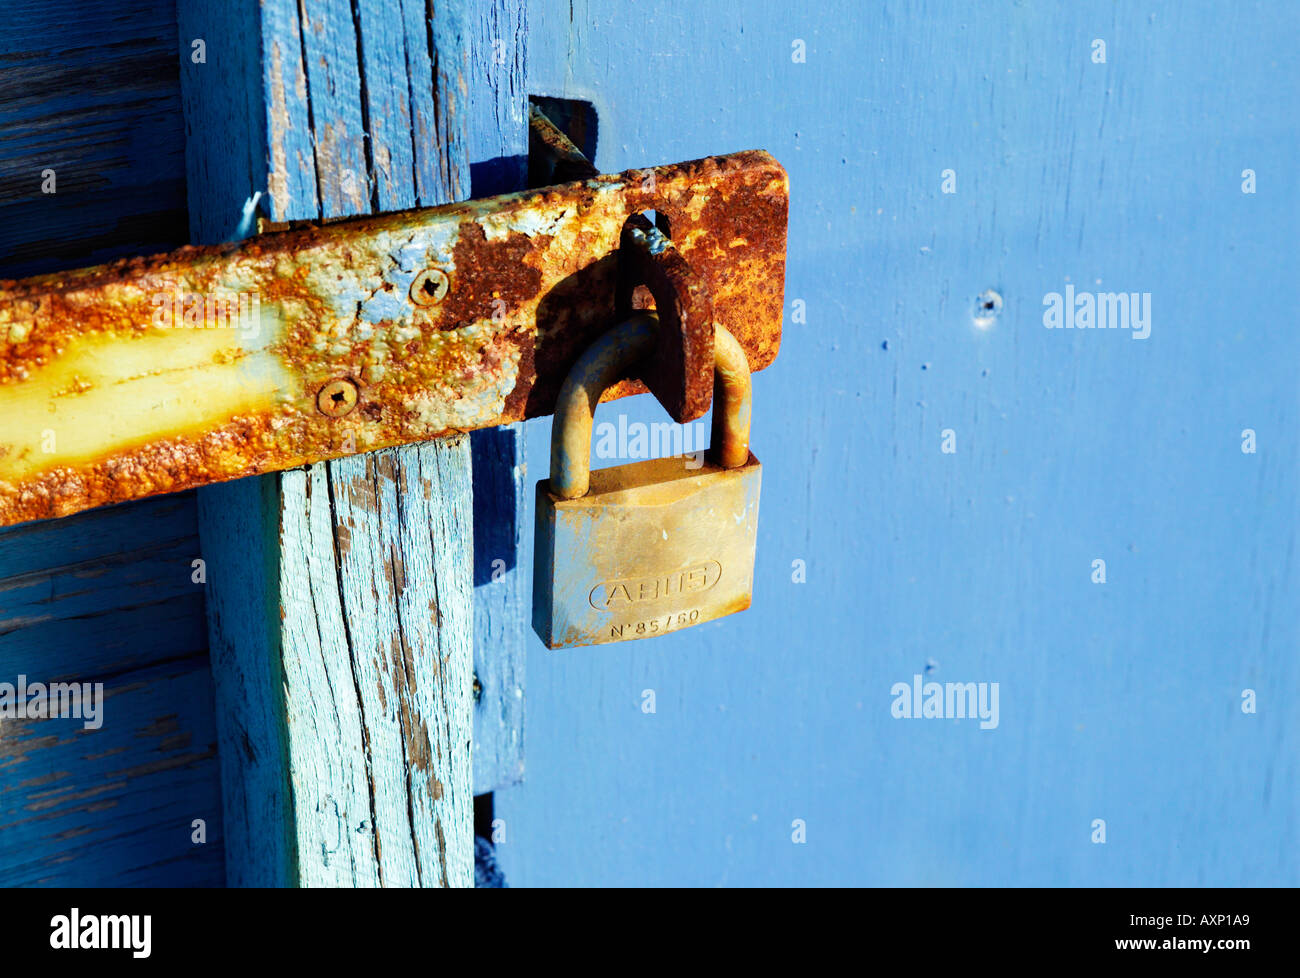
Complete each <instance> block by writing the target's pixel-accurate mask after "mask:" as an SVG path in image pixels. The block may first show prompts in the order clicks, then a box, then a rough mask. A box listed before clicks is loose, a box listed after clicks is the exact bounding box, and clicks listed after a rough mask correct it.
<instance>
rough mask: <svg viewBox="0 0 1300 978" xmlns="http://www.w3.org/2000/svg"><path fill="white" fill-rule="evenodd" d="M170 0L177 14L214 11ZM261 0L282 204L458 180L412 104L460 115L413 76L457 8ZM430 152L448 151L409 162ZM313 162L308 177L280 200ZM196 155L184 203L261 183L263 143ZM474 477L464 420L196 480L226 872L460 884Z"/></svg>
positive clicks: (393, 203) (272, 879) (427, 74)
mask: <svg viewBox="0 0 1300 978" xmlns="http://www.w3.org/2000/svg"><path fill="white" fill-rule="evenodd" d="M182 8H183V9H184V10H185V13H184V14H183V15H182V23H183V24H195V25H198V24H206V23H209V22H213V21H219V20H221V19H222V18H223V17H224V16H225V14H224V12H223V11H221V10H214V9H212V8H210V7H209V6H208V5H204V4H198V3H183V4H182ZM263 12H264V17H263V19H262V21H261V23H262V32H261V35H260V36H261V45H262V51H263V56H262V63H263V65H264V67H265V66H267V65H271V68H270V69H268V70H267V71H266V74H265V89H262V88H261V86H257V95H256V100H257V101H259V102H264V103H265V109H264V111H263V112H262V113H261V116H262V117H263V118H264V119H265V131H266V138H267V142H268V152H267V157H268V161H269V164H270V166H269V168H268V172H269V177H268V182H267V186H268V189H269V190H270V193H271V197H272V200H271V201H270V210H271V212H272V213H273V214H275V215H276V216H278V217H283V218H289V219H293V218H305V217H335V216H339V215H342V214H355V213H364V212H367V211H369V210H370V209H371V208H372V206H375V207H383V208H394V207H410V206H413V205H415V204H416V203H417V202H418V194H419V192H420V191H421V186H422V185H421V183H420V180H423V188H424V189H425V190H427V191H428V192H430V193H434V194H436V193H440V192H442V190H443V188H454V187H461V186H464V185H465V183H467V181H465V180H464V179H462V178H460V177H459V176H456V177H454V178H452V177H450V176H449V175H451V174H458V173H460V172H461V171H464V170H465V169H466V167H465V164H464V161H463V157H458V156H456V155H452V152H453V150H454V149H456V147H461V148H463V139H458V140H455V141H452V142H451V143H450V144H449V145H442V146H438V147H436V148H433V149H431V148H430V147H428V146H425V147H422V152H421V154H419V155H418V156H417V153H416V152H415V147H414V144H413V142H412V140H413V136H412V120H413V119H414V118H417V117H418V118H420V119H421V120H422V123H421V124H429V123H431V124H432V126H433V128H434V131H435V132H439V131H450V130H451V129H452V128H453V127H455V126H463V122H462V121H460V120H459V119H458V118H457V117H456V116H455V115H453V114H451V113H452V109H453V108H454V107H455V101H454V99H451V98H448V97H446V95H447V93H442V92H440V93H437V94H438V96H441V97H435V94H434V93H429V92H421V93H419V95H418V96H413V94H412V93H413V89H412V85H413V84H414V85H415V86H416V87H418V86H419V85H420V84H421V81H420V79H424V80H425V82H427V80H428V79H438V78H441V77H442V76H441V75H440V74H439V73H438V72H435V70H434V66H435V64H436V65H438V66H439V67H440V68H443V67H445V68H448V69H450V68H451V67H454V66H455V65H456V64H457V62H458V59H459V58H461V57H462V51H463V44H461V40H460V36H459V32H458V31H457V30H454V29H452V28H454V25H455V24H456V23H457V21H456V20H455V19H454V18H453V17H452V16H451V12H450V11H448V10H446V9H442V8H440V10H439V24H438V26H439V28H440V30H439V31H434V30H432V29H431V28H430V26H429V25H428V24H427V23H425V22H423V21H422V20H421V19H420V18H419V17H417V16H414V14H413V13H412V11H409V10H402V11H400V12H401V13H403V14H404V16H399V17H397V18H396V20H394V18H393V17H392V13H393V11H392V9H391V8H384V7H382V6H381V5H377V4H372V3H368V2H367V3H362V4H360V5H359V6H358V7H357V8H356V10H355V17H354V11H353V8H352V7H351V6H350V5H349V4H348V3H347V2H337V3H335V2H328V3H321V4H316V5H312V6H311V7H310V8H307V7H301V8H299V7H296V6H295V5H294V4H292V3H288V2H281V0H273V2H269V3H266V4H263ZM386 13H387V16H386V15H385V14H386ZM299 18H301V21H299ZM395 28H396V29H395ZM440 38H441V39H442V40H441V42H440V41H439V39H440ZM453 42H454V43H453ZM439 43H444V44H447V45H449V46H448V47H446V48H445V49H444V48H441V47H435V48H434V49H432V50H431V49H430V45H431V44H434V45H437V44H439ZM299 45H300V55H299V54H295V47H296V46H299ZM421 52H423V53H422V54H421ZM296 57H300V58H301V64H302V69H303V70H302V73H301V75H299V74H298V73H297V69H296V68H295V67H294V64H295V58H296ZM411 64H415V65H416V68H415V72H414V75H409V74H408V66H409V65H411ZM412 78H413V79H414V81H412ZM287 80H292V82H293V84H292V86H289V85H287V84H284V82H286V81H287ZM246 83H247V79H246V78H245V77H243V76H240V77H238V78H234V79H229V80H225V79H223V88H226V89H228V88H230V87H231V86H233V85H238V84H246ZM210 84H212V79H211V78H208V77H206V76H205V74H204V73H203V72H199V71H195V70H193V69H189V68H187V69H186V71H185V73H184V75H183V86H184V87H185V89H186V90H187V91H188V92H191V93H192V95H193V97H192V98H187V103H186V104H187V111H188V112H189V123H190V128H191V130H198V129H202V128H203V127H205V126H206V125H208V117H209V115H210V114H211V113H212V112H214V111H220V108H219V104H218V103H220V101H221V98H218V97H214V96H212V95H210V94H208V93H206V92H205V91H204V86H206V85H210ZM430 112H432V113H433V118H432V119H430V117H429V113H430ZM417 113H422V115H418V116H417ZM308 122H309V123H310V125H307V123H308ZM255 125H256V123H255ZM434 149H436V152H437V153H438V154H439V156H440V157H441V159H442V162H441V165H440V168H439V169H438V170H437V171H429V169H428V167H427V165H426V166H425V169H424V171H423V175H422V176H420V174H418V173H417V160H419V161H424V164H427V163H428V160H429V159H430V156H429V154H430V153H431V152H433V151H434ZM456 151H457V152H459V151H460V150H456ZM245 158H246V154H245V153H243V152H242V151H241V152H240V153H239V154H237V156H236V161H235V163H234V164H233V165H235V166H236V167H239V166H242V161H243V160H244V159H245ZM309 168H310V169H312V170H313V171H314V173H315V197H314V198H311V197H308V196H307V195H306V194H305V193H304V194H302V195H300V196H294V197H291V198H290V199H288V200H280V199H277V197H278V195H279V194H280V191H281V189H282V188H284V187H290V186H292V185H294V183H295V181H296V182H297V185H298V186H299V187H301V188H305V186H306V181H305V180H300V179H298V175H301V174H302V173H303V172H305V171H306V170H307V169H309ZM280 174H285V176H284V177H283V179H281V177H280ZM191 176H192V178H193V180H192V183H191V189H192V190H193V191H195V192H196V194H197V203H196V206H197V207H198V209H200V210H202V211H205V212H208V211H211V212H213V213H216V214H218V215H222V214H228V213H230V212H231V211H232V210H233V209H234V208H235V207H236V206H237V205H239V193H238V187H239V186H240V183H241V181H243V182H245V183H251V184H252V185H253V186H258V185H259V173H258V170H257V168H256V160H254V165H253V166H252V167H244V168H243V170H242V171H241V172H239V173H238V174H237V176H236V179H234V180H224V181H216V182H213V184H212V186H211V190H212V194H211V196H207V185H206V182H205V180H204V177H203V175H202V174H197V175H196V174H194V172H193V171H191ZM232 187H233V188H235V189H234V190H232V189H231V188H232ZM430 202H433V201H430ZM470 476H471V472H470V452H469V443H468V439H464V438H451V439H446V440H443V441H440V442H436V443H432V444H429V445H422V446H419V447H416V448H411V449H405V450H401V451H391V452H382V453H378V454H375V455H370V456H360V457H354V458H349V459H345V460H343V461H339V462H335V463H328V464H325V465H319V466H314V467H312V468H311V469H309V470H307V471H300V472H292V473H286V474H281V475H277V476H273V477H269V478H267V479H264V480H260V481H259V482H254V481H252V480H249V481H247V482H245V483H243V484H240V483H236V484H234V485H232V486H223V487H218V488H216V489H214V490H213V491H211V492H207V491H205V492H203V493H200V500H201V502H200V523H201V527H202V536H203V540H204V548H205V555H210V556H211V557H212V559H213V562H214V564H213V566H214V568H215V571H214V574H213V576H212V577H211V578H210V584H209V590H208V596H209V600H208V612H209V620H210V629H211V634H212V646H213V650H214V651H213V665H214V674H215V679H216V696H217V708H218V730H219V734H220V738H221V743H222V752H221V754H222V769H223V781H224V783H225V785H226V832H227V840H228V845H227V854H228V859H227V865H228V871H229V878H230V881H231V883H232V884H234V885H268V884H269V885H285V884H291V885H292V884H301V885H312V886H317V885H336V886H337V885H344V886H375V885H382V886H426V885H430V886H432V885H460V886H463V885H470V884H471V883H472V866H473V846H472V795H471V781H470V754H469V746H470V743H469V742H470V728H471V724H472V717H473V710H472V702H471V685H472V682H471V676H472V672H471V670H472V652H471V639H472V626H473V622H472V605H471V601H472V598H471V590H470V589H471V581H472V577H471V567H472V559H471V557H472V555H471V551H470V547H471V545H472V543H471V533H472V530H471V527H472V512H471V509H470V495H469V494H470Z"/></svg>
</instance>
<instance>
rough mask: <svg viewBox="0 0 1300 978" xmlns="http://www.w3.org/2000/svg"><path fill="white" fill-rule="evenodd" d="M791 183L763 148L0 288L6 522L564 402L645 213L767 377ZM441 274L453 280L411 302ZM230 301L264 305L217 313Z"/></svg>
mask: <svg viewBox="0 0 1300 978" xmlns="http://www.w3.org/2000/svg"><path fill="white" fill-rule="evenodd" d="M272 163H273V170H278V169H279V168H280V163H279V161H272ZM650 172H652V173H653V174H654V180H653V181H648V180H645V179H643V178H644V177H645V175H646V174H647V173H650ZM651 187H653V190H651V189H650V188H651ZM787 199H788V187H787V180H786V176H785V173H784V171H783V170H782V169H781V167H780V165H779V164H778V163H777V162H776V161H775V160H773V159H772V158H771V157H770V156H769V155H768V154H766V153H763V152H759V151H751V152H746V153H737V154H734V155H731V156H725V157H712V158H708V159H704V160H696V161H693V162H689V163H681V164H676V165H673V166H664V167H657V168H655V169H653V171H646V170H636V171H629V172H628V173H626V174H621V175H606V176H599V177H594V178H591V179H587V180H582V181H577V182H574V183H570V184H565V185H562V186H555V187H548V188H545V189H542V190H536V191H527V192H523V193H518V194H509V195H504V196H501V197H496V198H490V199H487V200H479V201H469V202H463V203H457V204H451V205H447V206H443V207H437V208H432V209H426V210H415V211H407V212H402V213H398V214H389V215H383V216H380V217H369V218H361V219H357V220H348V221H338V222H333V223H323V224H319V225H310V226H307V227H299V228H295V229H291V230H287V231H282V232H276V233H271V234H266V235H263V236H262V237H259V238H255V239H251V240H249V241H247V242H244V243H241V244H239V245H235V246H219V247H189V248H182V249H180V250H178V251H175V252H172V253H170V254H166V255H161V256H156V257H151V258H135V259H129V260H124V261H119V262H114V263H112V264H108V265H101V266H97V267H95V268H88V269H82V270H78V271H70V272H59V273H55V274H51V275H44V276H38V277H35V278H30V279H25V280H23V281H20V282H13V281H0V416H2V417H4V418H5V419H6V420H5V424H4V425H0V526H3V525H9V524H13V523H18V522H23V521H26V520H32V519H45V518H50V517H58V516H65V515H69V514H71V513H75V512H78V511H80V510H84V509H88V508H90V507H93V506H100V505H104V504H107V503H115V502H121V501H124V500H129V499H137V498H141V497H144V496H150V495H154V494H157V493H164V492H175V491H179V490H183V489H188V488H192V487H195V486H200V485H206V484H209V483H212V482H219V481H224V480H228V479H235V478H241V477H244V476H248V475H254V474H258V473H262V472H269V471H276V470H283V469H287V468H293V467H295V466H299V465H303V464H307V463H311V462H316V461H321V460H323V459H328V458H337V457H341V456H343V455H348V454H355V453H358V452H368V451H373V450H376V449H380V448H385V447H391V446H396V445H402V444H408V443H411V442H417V441H426V440H429V439H432V438H437V437H441V436H446V435H450V434H454V433H457V432H463V431H469V430H472V429H475V428H482V427H490V426H495V425H501V424H508V423H511V422H513V421H518V420H521V419H523V418H525V417H536V416H539V415H544V414H549V413H551V411H552V410H553V408H554V404H555V399H556V395H557V394H558V391H559V388H560V385H561V384H562V382H563V379H564V376H565V375H566V374H567V372H568V369H569V367H570V366H571V365H572V363H573V362H574V360H575V359H576V358H577V356H578V354H579V352H580V351H581V350H582V349H584V348H585V347H586V346H587V345H588V344H589V343H590V342H591V341H592V339H593V338H594V337H595V336H597V335H598V334H600V333H602V332H604V331H605V330H606V329H608V328H609V327H610V326H611V325H612V324H613V322H614V316H615V313H616V308H615V293H616V284H617V271H618V269H617V266H618V261H617V255H618V247H619V242H620V235H621V233H622V231H623V229H624V226H625V225H626V223H627V220H628V218H629V217H631V216H632V215H634V214H637V213H640V212H642V211H645V210H656V211H658V212H660V213H662V214H664V215H666V216H667V218H668V220H669V222H670V227H671V236H672V243H673V246H674V249H675V251H676V253H677V254H678V255H680V257H681V258H682V259H683V260H684V262H686V263H687V264H688V265H689V268H690V269H691V271H692V272H693V274H694V276H695V277H697V278H698V281H699V283H700V285H701V287H702V288H705V289H707V294H708V296H709V297H710V298H711V300H712V305H713V315H714V316H715V317H716V320H717V321H718V322H720V323H722V324H724V325H725V326H726V327H727V328H728V329H729V330H730V331H731V332H732V333H733V334H734V335H735V336H736V338H737V340H738V341H739V342H740V344H741V346H742V348H743V349H744V351H745V354H746V357H747V359H748V361H749V365H750V368H751V369H752V370H760V369H763V368H764V367H766V366H767V365H768V364H769V363H771V361H772V359H773V358H774V357H775V356H776V353H777V348H778V346H779V342H780V332H781V316H782V299H783V282H784V262H785V234H786V214H787ZM433 268H436V269H440V270H442V271H444V272H445V274H446V276H447V279H448V285H447V289H446V293H445V295H444V296H442V297H441V298H440V300H439V301H437V302H435V303H433V304H429V305H416V304H414V303H413V302H412V301H411V298H410V288H411V285H412V284H413V283H414V281H415V279H416V277H417V276H418V275H419V274H421V273H423V272H426V271H427V270H429V269H433ZM232 296H234V297H245V300H246V301H245V303H244V305H243V306H240V307H239V308H240V309H241V310H242V312H241V315H244V313H248V316H246V317H245V318H244V319H241V320H240V323H241V324H242V325H240V326H239V327H238V328H236V327H231V326H227V327H226V328H222V323H223V322H226V321H225V320H223V319H222V315H223V314H222V312H221V310H222V309H223V308H227V307H228V305H229V303H230V302H231V301H232V300H231V297H232ZM160 297H162V299H161V305H162V307H163V308H166V309H171V310H173V311H175V312H176V316H177V317H180V318H178V319H176V321H175V322H174V323H172V324H165V323H163V322H161V321H160V319H159V313H160ZM166 297H171V298H170V299H168V298H166ZM192 297H198V301H197V304H196V308H197V311H195V312H194V313H193V315H191V303H190V299H191V298H192ZM254 298H255V299H256V304H255V305H253V304H252V300H253V299H254ZM250 306H251V311H250ZM213 308H215V309H216V313H215V314H213V313H212V312H211V310H212V309H213ZM164 318H165V317H164ZM181 319H184V320H185V322H184V323H183V324H182V323H181ZM228 322H233V320H228ZM214 323H215V325H214ZM341 378H347V380H348V382H349V383H352V384H355V386H356V388H357V401H356V404H355V408H353V409H350V410H348V412H347V413H346V414H345V415H343V416H340V417H330V416H328V415H326V414H323V413H322V412H321V410H320V408H319V406H318V396H319V394H320V392H321V390H322V388H324V387H325V386H326V385H328V384H330V383H331V382H334V381H336V380H339V379H341ZM645 389H646V388H645V387H643V386H642V385H641V384H640V383H638V382H634V381H625V382H621V383H619V384H616V385H615V386H614V387H612V388H611V389H610V390H609V391H607V392H606V395H605V398H604V399H606V400H608V399H610V398H614V397H623V396H627V395H629V394H636V393H642V392H644V391H645Z"/></svg>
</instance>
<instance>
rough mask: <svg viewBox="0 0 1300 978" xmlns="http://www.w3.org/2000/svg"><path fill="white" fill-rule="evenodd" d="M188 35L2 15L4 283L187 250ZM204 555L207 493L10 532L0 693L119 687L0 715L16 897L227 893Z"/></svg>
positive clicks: (150, 5)
mask: <svg viewBox="0 0 1300 978" xmlns="http://www.w3.org/2000/svg"><path fill="white" fill-rule="evenodd" d="M175 29H176V25H175V19H174V14H173V10H172V5H171V3H170V2H168V0H125V2H121V3H118V2H114V3H100V2H94V0H50V2H46V0H40V2H29V0H16V2H11V3H7V4H5V5H4V6H3V8H0V275H6V276H20V275H27V274H33V273H37V272H43V271H49V270H53V269H57V268H64V267H69V266H76V265H82V264H89V263H92V262H94V261H99V260H104V259H106V258H108V257H112V256H116V255H120V254H128V253H139V252H141V251H145V252H148V251H161V250H166V249H169V248H172V247H175V246H176V245H178V244H182V243H183V242H184V240H185V228H186V217H185V213H184V210H185V207H184V172H183V165H184V140H183V138H182V137H183V133H182V129H181V123H180V117H179V106H180V100H179V93H178V90H177V72H176V56H177V55H176V38H175ZM47 168H49V169H53V170H54V171H55V183H54V185H53V188H52V189H54V190H55V192H54V193H43V192H42V184H43V176H42V173H43V171H44V170H45V169H47ZM197 556H198V540H197V534H196V525H195V517H194V497H193V494H182V495H180V496H176V497H170V498H164V499H153V500H146V501H143V502H140V503H136V504H131V505H126V506H119V507H112V508H109V509H105V510H100V511H97V512H94V513H85V514H82V515H80V516H77V517H73V518H71V519H68V520H60V521H54V522H48V523H41V524H28V525H26V526H17V527H8V528H5V529H4V530H3V531H0V682H3V683H10V684H13V683H15V681H16V680H17V677H18V676H20V675H24V676H26V677H27V678H28V679H29V680H30V681H32V682H45V681H51V680H65V681H75V682H86V683H91V684H92V685H93V684H94V683H98V682H102V683H103V684H104V691H105V703H104V712H103V721H102V725H101V726H99V727H98V728H97V729H85V728H83V727H81V725H80V722H79V721H76V720H72V719H68V720H62V719H55V720H45V719H26V720H23V719H0V883H3V884H4V885H105V886H107V885H116V886H127V885H129V886H135V885H211V884H213V883H217V882H219V881H220V879H221V877H222V875H223V868H222V867H223V858H222V833H221V811H220V797H219V782H218V777H217V766H216V759H215V756H214V750H213V748H214V744H215V737H214V735H213V720H212V704H211V690H210V684H209V678H208V669H207V663H206V644H207V643H206V635H205V634H204V631H203V629H202V628H201V627H196V626H199V625H200V623H201V617H200V616H201V614H202V600H203V599H202V593H201V589H200V587H199V586H198V585H196V584H195V583H194V582H193V580H192V575H193V573H194V569H193V568H192V567H191V561H192V560H193V559H194V558H195V557H197ZM194 819H202V820H203V821H204V823H205V826H206V842H205V843H202V844H196V843H193V842H192V841H191V833H192V829H191V827H190V826H191V823H192V821H193V820H194Z"/></svg>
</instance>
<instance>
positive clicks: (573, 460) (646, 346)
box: [550, 312, 754, 499]
mask: <svg viewBox="0 0 1300 978" xmlns="http://www.w3.org/2000/svg"><path fill="white" fill-rule="evenodd" d="M658 329H659V318H658V317H657V316H656V315H655V314H654V313H653V312H642V313H638V314H637V315H635V316H633V317H632V318H630V319H628V320H625V321H624V322H622V323H619V324H618V325H617V326H615V327H614V328H613V329H610V330H609V331H607V332H605V333H602V334H601V335H600V337H599V338H598V339H597V340H596V342H594V343H592V344H591V346H589V347H588V348H587V349H586V350H585V351H583V354H582V356H580V357H579V358H578V361H577V363H575V364H574V365H573V369H572V370H570V371H569V375H568V376H567V377H566V378H565V380H564V386H563V387H561V388H560V396H559V398H558V399H557V400H556V402H555V418H554V421H553V424H552V427H551V479H550V491H551V493H552V495H555V496H558V497H559V498H561V499H578V498H579V497H581V496H585V495H586V494H587V488H588V486H589V485H590V480H591V427H592V422H593V420H594V419H595V414H596V405H597V404H599V403H600V397H601V395H602V394H604V393H605V391H606V389H608V388H609V387H611V386H613V385H614V384H615V383H617V382H618V381H620V380H622V379H623V378H625V377H626V376H627V373H628V371H629V370H630V369H631V368H632V367H633V366H634V365H635V364H636V363H637V361H639V360H643V359H644V358H645V357H646V356H647V355H648V354H650V353H651V352H652V351H653V350H654V346H655V334H656V332H657V331H658ZM713 360H714V373H713V431H712V439H711V444H710V445H709V460H710V461H711V462H713V464H715V465H719V466H721V467H723V468H725V469H734V468H738V467H739V466H741V465H744V464H745V463H746V462H748V461H749V425H750V417H751V415H752V413H753V404H754V399H753V387H752V384H751V381H750V376H749V360H748V359H747V358H746V356H745V350H744V348H743V347H742V346H741V345H740V343H739V342H738V341H737V340H736V338H735V337H734V336H732V335H731V333H729V332H727V329H726V327H724V326H722V325H720V324H716V323H715V324H714V327H713Z"/></svg>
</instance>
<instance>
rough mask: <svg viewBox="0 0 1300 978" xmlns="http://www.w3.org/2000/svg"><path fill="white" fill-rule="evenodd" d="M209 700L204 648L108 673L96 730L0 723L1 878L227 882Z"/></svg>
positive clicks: (13, 881)
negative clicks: (0, 729)
mask: <svg viewBox="0 0 1300 978" xmlns="http://www.w3.org/2000/svg"><path fill="white" fill-rule="evenodd" d="M78 679H79V681H83V682H89V681H90V680H86V679H81V677H78ZM9 681H13V680H12V679H10V680H9ZM211 697H212V686H211V679H210V675H209V672H208V666H207V661H206V658H205V657H203V656H201V655H200V656H195V657H191V658H188V659H181V660H177V661H173V662H168V663H165V664H163V665H159V666H156V667H154V668H151V669H137V670H134V671H132V672H131V673H129V674H128V675H125V676H113V677H110V678H107V681H106V682H105V687H104V698H103V702H102V707H101V711H100V714H99V716H98V718H97V720H98V722H101V723H102V724H103V726H102V727H100V728H98V729H87V728H86V727H85V720H84V719H77V718H66V719H13V720H4V721H0V722H2V723H4V725H5V733H4V736H3V738H0V885H3V886H50V885H53V886H67V885H69V884H75V885H77V886H111V887H118V886H219V885H221V883H222V881H223V872H222V861H221V858H220V857H221V850H222V839H221V820H220V816H219V813H220V807H221V799H220V786H219V784H218V782H217V779H216V778H215V777H214V774H215V771H214V767H215V760H216V748H217V740H216V732H215V730H214V729H213V725H212V707H211ZM202 703H206V708H201V707H200V705H199V704H202ZM196 820H199V821H201V822H202V823H203V824H202V825H201V826H198V825H196V824H195V822H196ZM199 839H201V840H202V841H196V840H199Z"/></svg>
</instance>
